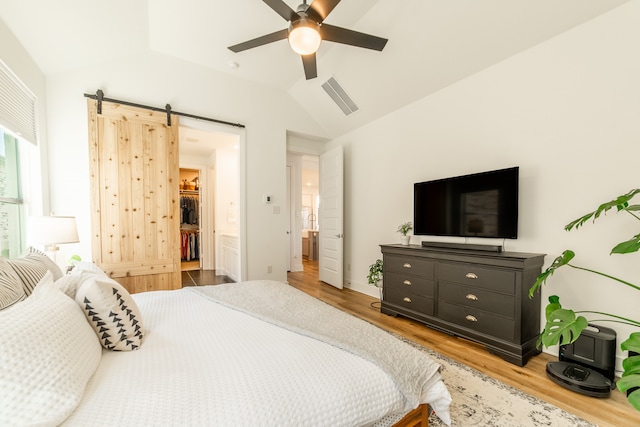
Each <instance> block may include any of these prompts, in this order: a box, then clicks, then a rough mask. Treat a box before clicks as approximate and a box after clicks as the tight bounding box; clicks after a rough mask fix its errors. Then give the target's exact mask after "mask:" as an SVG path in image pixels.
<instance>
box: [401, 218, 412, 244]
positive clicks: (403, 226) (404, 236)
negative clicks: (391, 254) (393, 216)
mask: <svg viewBox="0 0 640 427" xmlns="http://www.w3.org/2000/svg"><path fill="white" fill-rule="evenodd" d="M411 230H413V224H412V223H411V221H409V222H405V223H404V224H400V225H399V226H398V230H397V231H398V233H400V234H402V236H400V243H401V244H403V245H405V246H407V245H408V244H409V241H410V240H411V236H407V233H408V232H410V231H411Z"/></svg>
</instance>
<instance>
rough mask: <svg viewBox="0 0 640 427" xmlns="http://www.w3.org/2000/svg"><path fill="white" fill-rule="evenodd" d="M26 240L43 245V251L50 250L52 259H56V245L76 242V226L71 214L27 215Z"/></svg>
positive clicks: (77, 240)
mask: <svg viewBox="0 0 640 427" xmlns="http://www.w3.org/2000/svg"><path fill="white" fill-rule="evenodd" d="M27 236H28V237H27V240H28V241H29V243H31V244H39V245H44V249H45V251H46V252H47V253H48V252H52V254H53V256H52V259H53V261H54V262H55V261H56V252H57V251H58V250H59V249H60V248H59V247H58V246H57V245H58V244H62V243H77V242H79V241H80V239H78V228H77V227H76V218H75V217H73V216H32V217H29V223H28V227H27Z"/></svg>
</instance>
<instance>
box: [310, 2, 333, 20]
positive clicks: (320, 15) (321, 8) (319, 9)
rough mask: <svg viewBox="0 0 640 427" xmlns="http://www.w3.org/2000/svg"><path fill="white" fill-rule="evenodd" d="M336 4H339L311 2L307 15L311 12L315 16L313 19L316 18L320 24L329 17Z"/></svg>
mask: <svg viewBox="0 0 640 427" xmlns="http://www.w3.org/2000/svg"><path fill="white" fill-rule="evenodd" d="M338 3H340V0H313V1H312V2H311V5H310V6H309V9H307V13H308V14H311V11H313V13H314V14H315V15H316V16H315V18H317V19H318V21H319V22H322V21H324V20H325V19H327V16H329V14H330V13H331V11H332V10H333V9H334V8H335V7H336V6H337V5H338Z"/></svg>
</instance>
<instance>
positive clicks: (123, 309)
mask: <svg viewBox="0 0 640 427" xmlns="http://www.w3.org/2000/svg"><path fill="white" fill-rule="evenodd" d="M76 302H77V303H78V304H80V308H82V311H84V314H85V316H86V317H87V320H88V321H89V324H91V326H92V327H93V329H94V330H95V331H96V334H97V335H98V339H99V340H100V343H101V344H102V347H104V348H105V349H107V350H113V351H130V350H137V349H139V348H140V346H141V345H142V341H143V340H144V329H143V326H142V316H141V315H140V309H138V306H137V305H136V303H135V301H134V300H133V298H131V295H129V292H127V290H126V289H125V288H123V287H122V285H120V284H119V283H118V282H116V281H115V280H113V279H110V278H108V277H100V276H98V275H94V277H91V278H90V279H89V280H86V281H85V282H84V283H83V284H82V285H81V286H80V288H79V289H78V292H77V293H76Z"/></svg>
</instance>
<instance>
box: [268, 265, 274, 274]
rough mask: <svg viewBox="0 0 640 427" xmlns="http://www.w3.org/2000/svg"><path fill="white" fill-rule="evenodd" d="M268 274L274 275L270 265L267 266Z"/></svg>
mask: <svg viewBox="0 0 640 427" xmlns="http://www.w3.org/2000/svg"><path fill="white" fill-rule="evenodd" d="M267 273H269V274H271V273H273V267H272V266H270V265H267Z"/></svg>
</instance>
